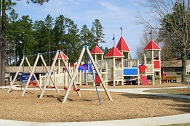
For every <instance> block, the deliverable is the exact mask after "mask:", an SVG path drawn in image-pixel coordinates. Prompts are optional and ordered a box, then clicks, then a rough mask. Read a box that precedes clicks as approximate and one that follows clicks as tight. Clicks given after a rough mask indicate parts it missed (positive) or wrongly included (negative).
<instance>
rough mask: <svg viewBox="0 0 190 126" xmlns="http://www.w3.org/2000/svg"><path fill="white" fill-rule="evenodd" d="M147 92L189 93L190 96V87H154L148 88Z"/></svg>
mask: <svg viewBox="0 0 190 126" xmlns="http://www.w3.org/2000/svg"><path fill="white" fill-rule="evenodd" d="M145 92H153V93H166V94H177V95H189V96H190V88H177V89H174V88H170V89H153V90H146V91H145Z"/></svg>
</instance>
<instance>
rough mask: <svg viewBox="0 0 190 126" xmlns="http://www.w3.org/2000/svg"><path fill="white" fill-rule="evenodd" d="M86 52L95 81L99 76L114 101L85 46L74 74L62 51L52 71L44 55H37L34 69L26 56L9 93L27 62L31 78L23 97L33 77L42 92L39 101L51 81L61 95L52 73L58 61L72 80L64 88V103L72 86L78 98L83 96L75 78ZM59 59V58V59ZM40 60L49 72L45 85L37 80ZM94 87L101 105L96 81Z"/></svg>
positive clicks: (54, 61)
mask: <svg viewBox="0 0 190 126" xmlns="http://www.w3.org/2000/svg"><path fill="white" fill-rule="evenodd" d="M85 52H86V54H87V55H88V57H89V58H88V59H89V60H88V63H91V64H92V66H91V67H92V68H91V69H93V70H92V76H93V79H95V75H98V76H99V79H100V82H101V83H102V86H103V89H104V91H105V92H106V94H107V97H108V99H109V100H111V101H113V99H112V97H111V95H110V93H109V91H108V89H107V87H106V85H105V83H104V81H103V78H102V77H101V73H100V71H99V69H98V67H97V65H96V63H95V61H94V59H93V57H92V55H91V53H90V51H89V49H88V46H84V47H83V49H82V51H81V54H80V57H79V59H78V62H77V64H76V67H75V69H74V72H73V73H71V71H70V69H69V67H68V63H67V62H66V60H65V57H64V55H61V54H62V51H60V50H58V51H57V52H56V55H55V58H54V59H53V63H52V65H51V67H50V69H48V67H47V65H46V62H45V60H44V58H43V56H42V54H40V53H39V54H38V55H37V58H36V60H35V63H34V66H33V68H32V67H31V65H30V63H29V61H28V58H27V57H25V56H24V57H23V59H22V61H21V63H20V66H19V69H18V71H17V72H16V75H15V76H14V79H13V81H12V82H11V84H10V87H9V89H8V93H10V92H11V90H12V87H13V85H14V83H15V80H16V78H17V76H18V74H19V72H20V69H21V67H22V65H23V63H24V61H25V60H26V62H27V64H28V66H29V70H30V76H29V77H28V80H27V83H26V86H25V87H24V90H23V92H22V95H21V96H24V95H25V93H26V91H27V88H28V85H29V84H30V81H31V78H32V77H34V79H35V81H36V83H37V84H38V86H39V88H40V90H41V93H40V96H39V99H41V98H43V96H44V93H45V91H46V89H47V87H48V83H49V82H50V81H51V82H52V84H53V86H52V88H55V90H56V91H57V93H58V94H60V92H59V89H58V86H57V84H56V83H55V81H53V79H52V76H51V75H52V73H54V69H55V64H56V62H57V61H58V63H59V65H60V61H63V65H64V67H65V69H64V70H65V72H67V74H68V77H69V78H70V81H69V84H68V86H67V87H66V86H64V87H63V89H64V90H66V93H65V95H64V98H63V100H62V103H65V102H66V101H67V98H68V96H69V93H70V90H71V88H72V86H73V91H75V92H76V93H77V94H78V96H81V94H80V89H79V87H78V86H77V84H76V82H75V78H76V75H77V72H78V67H79V66H80V63H81V61H82V58H83V56H84V54H85ZM57 57H59V58H57ZM39 59H41V60H42V63H43V66H44V67H45V69H46V72H47V73H46V75H47V76H46V79H45V82H44V84H43V85H39V82H38V79H37V77H36V75H35V69H36V66H37V63H38V61H39ZM59 70H60V68H59ZM59 70H58V71H59ZM58 74H60V72H58ZM94 86H95V89H96V93H97V96H98V101H99V104H100V105H101V101H100V96H99V93H98V88H97V85H96V82H95V80H94Z"/></svg>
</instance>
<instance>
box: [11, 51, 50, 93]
mask: <svg viewBox="0 0 190 126" xmlns="http://www.w3.org/2000/svg"><path fill="white" fill-rule="evenodd" d="M39 57H40V58H41V59H42V61H43V63H44V62H45V61H44V59H43V57H42V55H41V54H38V56H37V60H36V63H35V65H34V66H36V65H37V61H38V59H39ZM24 61H26V62H27V65H28V66H29V71H30V76H29V77H28V79H27V83H26V84H27V85H29V83H30V80H31V78H32V76H34V79H35V81H37V83H38V84H39V82H38V79H37V77H36V75H35V74H34V71H35V67H33V68H32V67H31V65H30V62H29V61H28V58H27V57H26V56H24V57H23V58H22V61H21V63H20V65H19V68H18V70H17V72H16V74H15V76H14V79H13V81H12V82H11V83H10V87H9V89H8V93H10V92H11V90H12V86H13V85H14V83H15V81H16V78H17V76H18V74H19V73H20V72H21V68H22V66H23V64H24ZM45 67H46V69H48V68H47V65H46V66H45Z"/></svg>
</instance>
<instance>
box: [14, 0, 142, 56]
mask: <svg viewBox="0 0 190 126" xmlns="http://www.w3.org/2000/svg"><path fill="white" fill-rule="evenodd" d="M13 1H16V0H13ZM139 1H140V0H50V1H49V2H48V3H45V4H43V5H42V6H40V5H37V4H32V3H30V4H27V3H26V0H21V1H17V5H16V6H15V7H14V9H15V11H16V13H18V14H19V18H20V17H22V16H23V15H29V17H30V18H31V19H32V20H33V21H35V20H44V19H45V18H46V16H47V15H48V14H49V15H50V16H52V17H53V18H54V19H55V18H56V17H58V16H59V15H63V16H65V17H67V18H70V19H71V20H73V21H74V23H75V24H77V26H78V28H79V29H80V30H81V28H82V26H83V25H87V26H88V28H89V29H90V28H91V27H92V23H93V21H94V20H95V19H99V20H100V22H101V24H102V26H103V27H104V28H103V33H104V34H105V36H104V40H105V42H106V43H99V45H100V46H103V47H108V48H112V47H113V46H116V45H117V43H118V41H119V39H120V37H121V29H120V28H121V27H122V36H123V37H124V39H125V41H126V43H127V45H128V47H129V49H130V53H131V56H132V57H133V58H135V56H136V48H137V47H138V46H139V44H140V39H141V38H142V35H143V32H144V26H143V25H140V24H138V23H137V22H139V20H140V19H139V18H137V16H138V15H139V12H142V11H143V7H142V6H141V5H139ZM141 1H142V0H141ZM113 35H114V37H115V42H114V41H113V40H112V39H113ZM114 43H115V44H114Z"/></svg>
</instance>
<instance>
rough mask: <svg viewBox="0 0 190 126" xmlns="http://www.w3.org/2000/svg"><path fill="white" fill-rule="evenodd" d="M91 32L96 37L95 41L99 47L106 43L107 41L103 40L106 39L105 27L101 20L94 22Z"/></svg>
mask: <svg viewBox="0 0 190 126" xmlns="http://www.w3.org/2000/svg"><path fill="white" fill-rule="evenodd" d="M91 31H92V33H93V35H94V40H95V42H96V44H97V45H98V43H105V41H104V40H103V38H104V33H103V26H102V24H101V22H100V20H98V19H95V20H94V22H93V23H92V28H91Z"/></svg>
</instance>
